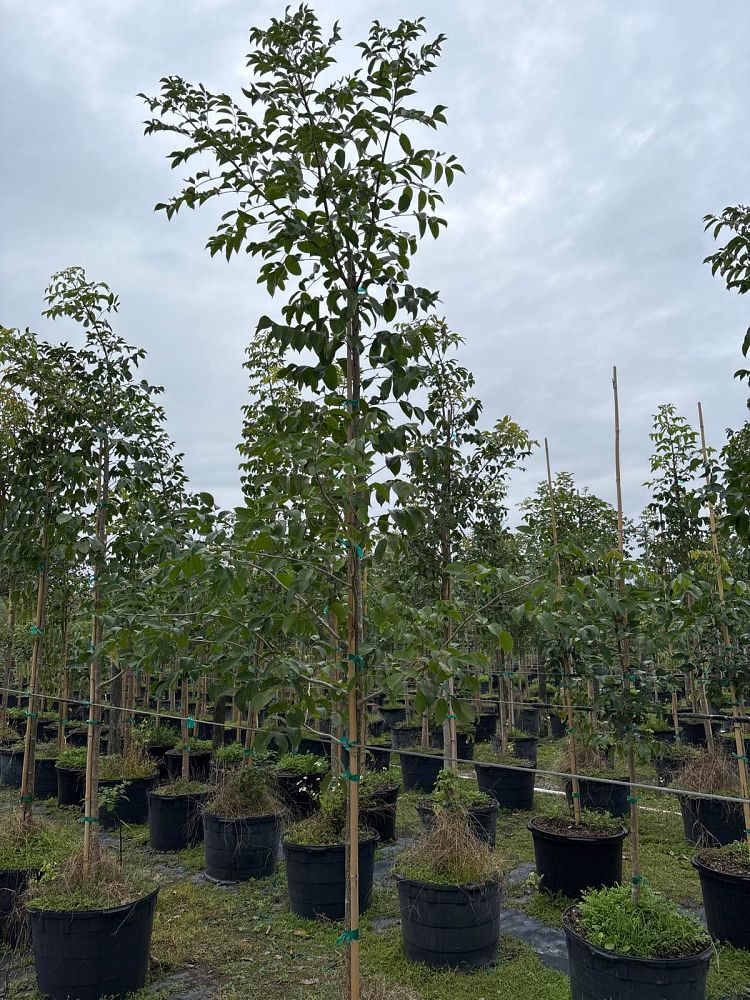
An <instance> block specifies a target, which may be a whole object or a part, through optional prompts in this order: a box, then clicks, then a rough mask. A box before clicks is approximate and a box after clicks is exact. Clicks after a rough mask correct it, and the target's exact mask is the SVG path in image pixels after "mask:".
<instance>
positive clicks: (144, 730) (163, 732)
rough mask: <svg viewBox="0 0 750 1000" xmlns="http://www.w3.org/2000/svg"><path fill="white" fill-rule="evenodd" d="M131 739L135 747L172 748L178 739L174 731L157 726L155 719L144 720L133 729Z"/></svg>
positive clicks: (145, 748) (166, 727)
mask: <svg viewBox="0 0 750 1000" xmlns="http://www.w3.org/2000/svg"><path fill="white" fill-rule="evenodd" d="M133 739H134V740H135V744H136V746H137V747H142V748H143V749H144V750H147V749H148V748H149V747H173V746H175V744H176V743H177V740H178V739H179V737H178V735H177V732H176V730H174V729H172V728H170V727H169V726H159V725H157V723H156V720H155V719H144V720H143V721H142V722H139V723H137V724H136V725H135V726H134V727H133Z"/></svg>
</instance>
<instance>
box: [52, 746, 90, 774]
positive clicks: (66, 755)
mask: <svg viewBox="0 0 750 1000" xmlns="http://www.w3.org/2000/svg"><path fill="white" fill-rule="evenodd" d="M57 766H58V767H62V768H70V769H72V770H76V771H82V770H84V768H85V767H86V747H67V748H66V749H65V750H61V751H60V753H59V754H58V755H57Z"/></svg>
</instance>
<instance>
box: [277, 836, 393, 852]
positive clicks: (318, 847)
mask: <svg viewBox="0 0 750 1000" xmlns="http://www.w3.org/2000/svg"><path fill="white" fill-rule="evenodd" d="M379 840H380V835H379V834H377V833H368V834H365V835H364V836H363V835H360V838H359V846H360V847H361V846H362V844H370V843H372V842H373V841H375V842H376V843H377V841H379ZM281 843H282V846H283V847H293V848H296V849H297V850H299V851H310V852H311V853H319V852H320V853H322V852H323V851H343V850H346V846H347V845H346V844H345V843H341V844H294V843H292V842H291V841H289V840H287V839H286V836H284V837H282V840H281Z"/></svg>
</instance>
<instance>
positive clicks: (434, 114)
mask: <svg viewBox="0 0 750 1000" xmlns="http://www.w3.org/2000/svg"><path fill="white" fill-rule="evenodd" d="M424 33H425V25H424V21H423V20H422V19H419V20H415V21H409V20H402V21H399V22H398V24H397V25H396V26H395V27H394V28H387V27H385V26H383V25H382V24H380V23H379V22H377V21H376V22H374V23H373V25H372V27H371V29H370V32H369V36H368V38H367V39H366V40H365V41H363V42H361V43H360V44H359V46H358V48H359V51H360V55H361V60H362V65H361V67H360V68H358V69H357V70H355V71H353V72H351V73H348V74H345V75H344V76H342V77H339V78H338V79H333V78H331V70H332V67H333V66H334V62H335V49H336V46H337V45H338V43H339V42H340V39H341V35H340V31H339V28H338V25H334V28H333V30H332V32H331V34H330V36H328V37H327V38H326V37H324V35H323V32H322V29H321V27H320V24H319V23H318V21H317V18H316V17H315V14H314V13H313V11H312V10H311V9H310V8H309V7H308V6H306V5H302V6H300V7H299V8H297V9H296V10H287V11H286V12H285V14H284V16H283V17H281V18H274V19H272V21H271V23H270V25H269V26H268V27H267V28H265V29H262V28H253V29H252V30H251V32H250V41H251V45H252V49H251V51H250V53H249V54H248V57H247V66H248V69H249V70H250V72H251V74H252V76H251V79H250V80H249V81H248V85H247V86H246V87H244V88H243V94H244V95H245V97H246V98H247V101H248V104H241V103H238V102H237V101H235V100H233V99H232V98H231V97H230V96H228V95H226V94H213V93H211V92H210V91H208V90H207V89H206V88H205V87H203V86H194V85H191V84H189V83H186V82H185V81H184V80H182V79H181V78H179V77H175V76H173V77H168V78H165V79H164V80H162V88H161V93H160V95H159V96H157V97H150V98H148V97H144V100H146V102H147V104H148V107H149V109H150V111H151V113H152V115H153V117H152V118H151V119H150V120H149V121H148V123H147V126H146V131H147V132H148V133H150V134H155V133H159V132H166V133H168V134H171V135H173V136H175V135H176V136H178V137H179V138H180V140H181V148H178V149H177V150H176V151H175V152H174V153H173V154H172V155H171V159H172V166H173V167H178V166H181V165H183V164H184V163H186V162H188V161H191V160H195V159H198V160H199V161H200V168H199V169H198V171H197V172H196V173H195V174H194V175H193V176H192V177H190V178H188V180H187V182H186V183H185V185H184V186H183V187H182V190H181V191H180V193H179V194H177V195H176V196H175V197H173V198H172V199H171V200H170V201H169V202H168V203H166V204H164V205H162V206H160V207H161V208H162V209H163V210H164V211H165V212H166V214H167V217H169V218H171V217H172V216H174V214H175V213H176V212H178V211H179V210H180V209H181V208H182V207H189V208H193V207H195V206H197V205H202V204H204V203H206V202H208V201H210V200H212V199H213V198H215V197H218V196H221V197H222V200H224V201H225V200H226V199H227V196H229V197H230V198H233V200H234V204H233V205H232V206H231V207H229V208H228V211H227V212H226V214H225V215H224V216H223V219H222V222H221V223H220V225H219V227H218V229H217V231H216V233H215V234H214V235H213V236H212V237H211V238H210V239H209V242H208V245H209V249H210V251H211V253H212V254H217V253H224V254H225V255H226V256H227V258H229V257H231V256H232V254H234V253H238V252H239V250H240V249H241V248H243V247H244V249H245V250H246V251H247V252H248V253H250V254H252V255H253V256H258V257H260V258H261V261H262V263H261V266H260V273H259V281H260V282H262V283H264V284H265V285H266V287H267V289H268V291H269V293H270V294H274V293H275V292H276V291H281V292H283V291H285V290H286V288H287V284H288V283H289V282H290V281H291V282H293V283H294V284H295V287H294V289H293V290H292V291H291V292H290V294H289V295H288V298H287V301H286V303H285V304H284V305H283V306H282V309H281V313H282V319H283V322H279V321H278V320H275V319H273V318H271V317H268V316H264V317H262V318H261V320H260V322H259V329H260V330H262V331H265V333H266V336H267V337H268V339H269V341H271V342H276V343H277V344H279V345H280V347H281V348H282V349H283V350H284V351H287V350H291V351H295V352H303V351H307V352H310V354H311V355H312V363H304V364H303V363H293V362H292V361H291V360H290V361H288V363H287V367H286V371H287V372H288V373H289V374H290V375H292V376H294V378H295V379H296V380H297V382H298V384H299V385H300V386H306V387H308V388H309V389H310V390H311V391H312V392H313V393H320V394H322V395H323V397H324V404H323V405H325V407H326V410H327V412H326V422H327V426H328V440H327V441H326V445H325V447H326V452H327V456H328V461H330V462H331V463H332V464H333V466H334V467H335V468H336V470H337V473H338V478H339V481H338V488H337V490H336V492H335V493H334V495H333V496H331V497H329V500H330V502H331V505H332V507H333V510H332V511H331V512H330V517H329V519H328V527H327V530H326V531H325V532H322V533H321V538H320V542H321V543H322V544H323V545H327V546H328V547H329V552H328V554H327V556H326V557H325V559H323V560H321V561H322V565H323V566H325V567H326V568H325V572H328V565H329V564H330V546H333V545H336V544H337V539H338V538H342V539H343V543H344V549H343V554H344V555H345V560H343V561H344V562H345V566H346V602H345V612H344V618H345V622H346V627H345V630H344V635H345V646H346V649H345V654H344V655H345V663H346V666H347V675H348V679H347V688H348V691H349V733H348V740H349V741H350V745H351V763H352V770H351V773H352V774H356V769H357V768H358V766H359V756H360V755H359V753H358V746H357V744H358V739H357V736H358V733H357V707H358V700H361V690H362V678H361V674H362V667H363V666H364V657H365V655H366V647H365V624H364V622H365V609H364V599H363V561H364V560H365V558H367V556H366V553H368V555H369V542H370V537H371V533H372V525H373V521H372V518H371V515H370V501H371V498H372V496H373V494H374V493H375V491H376V489H378V488H380V489H381V490H383V489H384V490H385V492H388V491H389V488H388V485H387V484H378V483H377V481H374V480H373V479H371V478H370V477H371V474H372V472H373V470H374V469H375V468H377V467H378V466H377V465H376V462H375V459H376V456H377V455H383V454H386V455H388V454H393V453H394V452H397V451H398V450H403V447H404V444H405V438H406V432H405V430H404V429H403V428H402V427H394V426H393V423H392V421H391V419H390V416H389V414H388V412H387V410H386V408H385V407H383V406H382V405H381V404H382V403H384V402H386V401H388V400H391V399H393V398H396V399H398V398H401V397H403V396H404V395H405V394H406V393H407V392H408V391H409V390H410V389H412V388H414V387H415V381H416V380H415V375H414V374H413V373H412V371H411V367H410V366H411V363H412V361H413V360H414V359H415V358H419V357H420V356H421V354H422V352H423V349H424V348H423V343H422V341H421V338H420V337H419V336H414V337H411V338H404V337H402V336H400V335H399V334H398V332H397V331H396V330H393V329H388V328H379V324H380V323H381V322H383V321H384V322H385V323H386V324H389V323H391V322H392V321H393V319H394V318H395V317H396V314H397V311H398V310H399V308H400V309H403V310H405V311H407V312H408V313H409V314H411V315H412V316H416V315H417V314H418V313H419V312H420V310H427V309H430V308H431V307H432V306H433V305H434V303H435V301H436V299H437V293H436V292H433V291H430V290H428V289H425V288H420V287H416V286H414V285H412V284H411V283H410V281H409V268H410V264H411V261H412V258H413V256H414V254H415V252H416V249H417V244H418V241H419V239H420V238H421V237H422V236H424V235H425V234H426V233H427V232H428V231H429V232H430V233H431V235H432V236H433V237H437V236H438V235H439V233H440V229H441V227H442V226H444V225H445V220H443V219H441V218H440V216H439V215H438V214H437V210H438V207H439V203H440V201H441V196H440V194H439V192H438V190H437V189H436V186H435V185H436V184H438V183H440V182H441V181H443V180H444V181H445V182H447V183H448V184H450V183H451V182H452V181H453V179H454V175H455V173H456V172H457V171H459V170H460V169H461V167H460V165H459V164H458V163H457V162H456V160H455V158H454V157H453V156H446V155H444V154H441V153H439V152H437V151H435V150H433V149H430V148H421V147H419V146H415V145H414V134H415V132H416V130H417V129H418V128H420V127H422V128H428V129H435V128H437V127H438V125H440V124H442V123H444V122H445V117H444V113H443V112H444V110H445V109H444V107H443V106H441V105H438V106H437V107H435V108H434V109H433V110H432V111H431V112H430V111H428V110H426V109H423V108H420V107H418V106H415V105H414V104H413V103H412V102H411V98H412V97H413V95H414V93H415V88H416V85H417V84H418V83H419V82H420V80H421V78H422V77H424V76H425V75H427V74H428V73H430V72H431V71H432V69H433V68H434V67H435V64H436V60H437V58H438V57H439V55H440V51H441V48H442V44H443V40H444V39H443V36H438V37H437V38H436V39H434V40H433V41H427V42H425V41H423V39H422V36H423V35H424ZM339 386H341V389H340V388H339ZM295 486H296V487H297V488H296V489H295V490H294V492H293V494H292V500H293V501H294V502H296V503H298V504H299V503H300V500H301V496H300V493H301V491H302V490H303V488H304V484H303V483H295ZM279 491H280V492H282V493H283V484H282V483H280V484H279ZM334 512H335V513H334ZM327 631H328V632H329V634H330V633H331V632H332V633H334V634H332V635H331V638H332V640H333V643H332V644H333V648H334V650H335V649H336V647H337V646H338V643H339V638H338V635H336V634H335V632H336V629H332V630H331V629H330V628H329V627H327ZM337 655H340V653H338V654H337ZM358 692H359V694H358ZM349 787H350V794H349V812H350V815H349V859H348V860H349V871H350V891H349V903H350V912H349V926H348V931H347V940H348V941H349V944H350V956H351V961H352V970H353V974H352V977H351V984H350V988H351V995H352V996H353V997H354V998H355V1000H356V998H358V996H359V974H358V961H359V920H358V912H357V883H358V876H357V841H358V835H357V815H358V794H357V782H356V780H352V781H350V786H349Z"/></svg>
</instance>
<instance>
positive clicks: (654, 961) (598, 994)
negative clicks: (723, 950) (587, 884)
mask: <svg viewBox="0 0 750 1000" xmlns="http://www.w3.org/2000/svg"><path fill="white" fill-rule="evenodd" d="M602 891H603V892H604V893H607V894H612V895H613V897H614V896H615V895H616V897H617V907H616V909H617V911H618V920H619V921H620V923H621V925H624V926H625V928H626V930H627V925H628V912H629V894H630V888H629V887H628V886H618V887H616V888H615V889H605V890H602ZM593 895H594V896H596V895H597V894H596V893H595V894H593ZM587 898H588V897H587ZM643 900H644V896H642V902H643ZM586 902H587V899H584V900H583V902H582V903H581V904H578V905H576V906H572V907H570V908H569V909H567V910H566V911H565V912H564V913H563V929H564V930H565V937H566V941H567V945H568V959H569V963H570V995H571V1000H592V998H597V1000H599V998H601V1000H605V998H613V1000H705V996H706V981H707V978H708V969H709V963H710V960H711V954H712V952H713V946H712V945H711V942H710V939H709V938H708V936H707V935H706V932H705V930H703V929H702V928H701V927H700V926H699V925H697V924H695V925H694V929H693V930H692V931H690V932H689V933H690V945H689V951H690V953H689V954H687V955H679V954H677V955H669V956H667V957H661V956H659V957H645V958H640V957H636V956H635V955H634V954H633V953H632V950H631V951H629V952H628V953H627V954H626V953H624V951H622V950H616V947H617V945H616V943H615V947H614V948H613V949H612V950H607V949H604V948H602V947H599V946H598V945H596V944H593V943H592V942H591V941H590V940H588V938H587V936H586V935H587V934H588V933H589V932H588V931H587V930H586V926H585V924H584V922H583V920H582V918H581V906H585V905H586ZM666 906H667V907H670V908H672V905H671V904H669V903H666ZM641 909H642V906H641ZM671 919H672V923H673V925H675V924H676V922H677V921H685V922H688V918H686V917H682V918H680V917H679V916H678V915H677V914H675V913H673V914H672V916H671ZM640 920H641V922H643V920H644V918H643V916H642V914H641V916H640ZM689 923H690V924H693V922H692V921H689ZM641 936H642V935H641ZM672 942H673V943H675V944H676V943H677V942H676V941H675V939H674V938H672ZM674 950H676V949H674Z"/></svg>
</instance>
